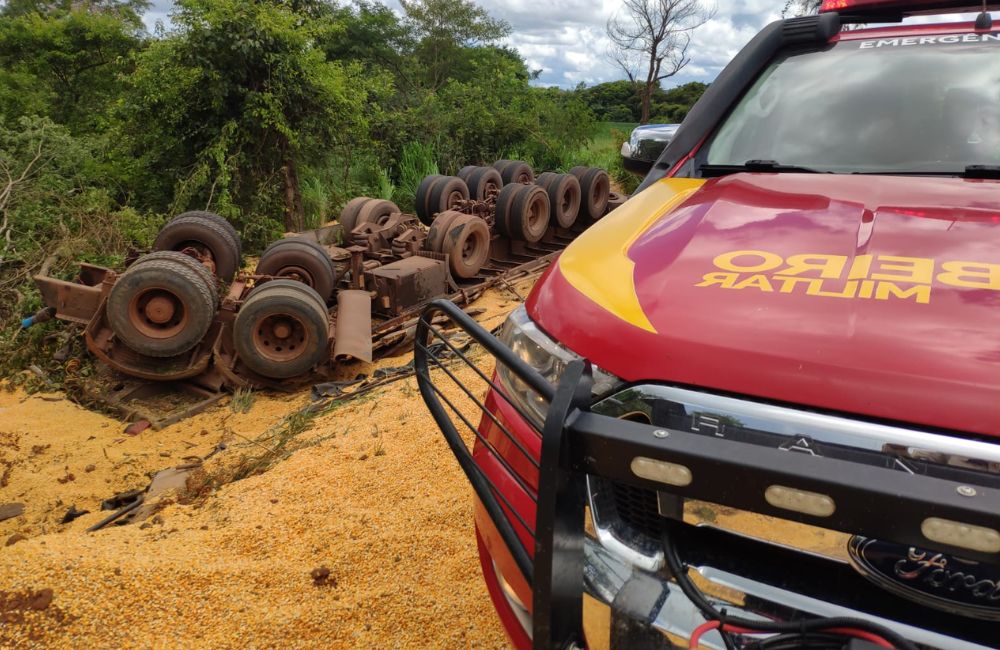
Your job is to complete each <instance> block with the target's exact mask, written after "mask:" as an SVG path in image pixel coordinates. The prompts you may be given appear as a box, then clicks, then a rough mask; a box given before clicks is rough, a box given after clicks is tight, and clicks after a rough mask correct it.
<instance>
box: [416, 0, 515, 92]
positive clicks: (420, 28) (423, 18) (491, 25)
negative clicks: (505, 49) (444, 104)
mask: <svg viewBox="0 0 1000 650" xmlns="http://www.w3.org/2000/svg"><path fill="white" fill-rule="evenodd" d="M400 4H402V5H403V11H404V12H405V14H406V24H407V26H408V27H409V28H410V30H411V33H412V35H413V37H414V38H415V39H416V41H417V44H416V48H415V51H414V55H415V57H416V62H417V63H419V67H420V69H421V70H423V71H424V77H425V82H426V86H427V87H428V88H429V89H430V90H432V91H437V90H438V89H440V88H441V86H442V85H444V82H445V81H446V80H447V79H448V78H449V77H451V76H452V75H453V72H454V70H455V67H456V65H457V64H458V63H460V62H461V61H462V60H463V59H465V57H464V56H463V50H468V49H471V48H474V47H477V46H483V45H492V44H495V43H497V42H498V41H500V40H501V39H503V38H504V37H506V36H507V35H508V34H510V25H509V24H508V23H506V22H505V21H503V20H498V19H495V18H493V17H491V16H490V15H489V14H488V13H487V12H486V10H485V9H482V8H480V7H477V6H476V5H475V4H473V3H472V2H470V0H400Z"/></svg>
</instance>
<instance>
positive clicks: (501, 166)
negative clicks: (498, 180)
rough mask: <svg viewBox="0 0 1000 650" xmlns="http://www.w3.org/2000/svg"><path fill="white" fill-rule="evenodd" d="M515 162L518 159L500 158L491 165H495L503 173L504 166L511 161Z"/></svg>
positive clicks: (494, 167)
mask: <svg viewBox="0 0 1000 650" xmlns="http://www.w3.org/2000/svg"><path fill="white" fill-rule="evenodd" d="M514 162H517V161H516V160H498V161H496V162H495V163H493V164H492V165H490V166H491V167H493V169H495V170H497V171H498V172H500V173H501V174H502V173H503V170H504V167H506V166H507V165H509V164H511V163H514Z"/></svg>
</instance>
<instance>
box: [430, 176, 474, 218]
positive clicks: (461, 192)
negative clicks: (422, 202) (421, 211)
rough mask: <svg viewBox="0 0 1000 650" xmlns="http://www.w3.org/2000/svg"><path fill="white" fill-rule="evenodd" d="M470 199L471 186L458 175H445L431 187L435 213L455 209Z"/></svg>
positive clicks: (431, 204)
mask: <svg viewBox="0 0 1000 650" xmlns="http://www.w3.org/2000/svg"><path fill="white" fill-rule="evenodd" d="M468 200H469V186H468V185H466V184H465V181H463V180H462V179H461V178H459V177H457V176H445V177H444V178H442V179H441V180H440V181H438V182H437V183H435V184H434V187H433V189H431V200H430V208H431V212H432V213H433V214H438V213H441V212H445V211H447V210H454V209H455V208H457V207H458V204H459V203H460V202H462V201H468Z"/></svg>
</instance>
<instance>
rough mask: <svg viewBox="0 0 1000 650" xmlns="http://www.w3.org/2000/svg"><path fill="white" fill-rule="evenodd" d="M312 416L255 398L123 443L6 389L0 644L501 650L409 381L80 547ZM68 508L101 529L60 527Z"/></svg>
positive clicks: (459, 513) (90, 418)
mask: <svg viewBox="0 0 1000 650" xmlns="http://www.w3.org/2000/svg"><path fill="white" fill-rule="evenodd" d="M529 288H530V282H528V283H525V282H522V283H520V284H519V285H518V286H516V290H517V291H518V293H520V294H521V295H525V294H526V292H527V290H528V289H529ZM517 304H518V301H517V299H516V298H515V297H514V296H513V294H512V293H511V292H507V291H506V290H503V291H500V292H495V293H492V294H489V295H487V296H484V298H483V299H481V300H480V301H479V302H477V304H476V305H475V306H476V307H479V308H484V309H486V313H485V314H484V315H483V316H481V317H480V320H483V321H485V324H486V325H487V326H493V325H496V324H499V322H501V321H502V320H503V318H504V316H505V314H506V313H507V312H508V311H509V310H510V309H513V308H514V307H515V306H516V305H517ZM478 359H479V361H480V362H482V363H483V364H487V363H488V362H487V360H486V359H485V358H483V356H482V355H481V354H480V355H479V357H478ZM408 360H409V359H408V358H396V359H388V360H385V361H383V362H382V363H381V365H400V364H402V363H405V362H407V361H408ZM367 370H369V371H370V370H371V369H370V368H368V369H367ZM457 372H458V374H459V376H460V377H462V378H463V379H471V378H472V377H473V373H472V371H471V370H459V371H457ZM457 395H458V390H457V389H455V390H454V395H453V397H457ZM308 401H309V396H308V394H307V393H302V394H299V395H295V396H292V397H289V396H281V395H273V394H263V393H262V394H257V395H255V399H254V401H253V405H252V408H251V409H250V410H249V412H248V413H236V412H234V411H233V409H231V408H230V407H229V406H228V405H225V404H223V405H220V406H218V407H216V408H214V409H212V410H210V411H208V412H207V413H204V414H202V415H200V416H197V417H194V418H192V419H190V420H187V421H184V422H182V423H179V424H177V425H174V426H171V427H168V428H166V429H164V430H162V431H153V430H151V429H147V430H146V431H143V432H141V433H139V434H138V435H135V436H130V435H127V434H125V433H123V431H124V429H125V425H124V424H123V423H122V422H120V421H118V420H115V419H112V418H109V417H105V416H103V415H100V414H97V413H94V412H92V411H88V410H86V409H84V408H82V407H80V406H77V405H76V404H74V403H72V402H70V401H68V400H66V399H65V398H64V397H63V396H62V395H60V394H58V393H55V394H49V395H37V394H36V395H33V396H30V397H29V396H26V395H25V394H23V393H22V392H19V391H11V390H9V389H6V390H3V389H0V476H2V480H0V506H2V505H3V504H5V503H22V504H24V506H25V510H24V513H23V514H22V515H20V516H16V517H14V518H12V519H7V520H6V521H2V522H0V647H4V648H7V647H17V648H22V647H23V648H32V647H46V648H50V647H51V648H110V647H116V648H117V647H128V648H133V647H135V648H166V647H169V648H188V647H190V648H194V647H214V648H236V647H240V648H243V647H249V648H265V647H279V646H280V647H338V648H361V647H400V648H411V647H412V648H417V647H419V648H425V647H448V648H454V647H504V646H505V645H506V642H505V638H504V635H503V632H502V630H501V629H500V626H499V623H498V621H497V620H496V618H495V615H494V613H493V609H492V606H491V604H490V601H489V598H488V595H487V592H486V588H485V585H484V584H483V582H482V579H481V576H480V568H479V562H478V557H477V554H476V549H475V540H474V536H473V526H472V508H471V506H472V501H471V494H472V493H471V490H470V489H469V488H468V487H467V484H466V481H465V479H464V476H463V475H462V474H461V471H460V470H459V468H458V465H457V464H456V463H455V461H454V459H453V457H452V455H451V453H450V451H449V450H448V448H447V446H446V444H445V442H444V440H443V438H442V437H441V435H440V433H439V432H438V430H437V428H436V427H435V425H434V423H433V421H432V420H431V418H430V416H429V415H428V414H427V412H426V409H425V408H424V406H423V403H422V401H421V399H420V396H419V393H418V391H417V389H416V382H415V380H414V379H413V378H412V377H409V378H406V379H403V380H400V381H397V382H395V383H392V384H390V385H388V386H385V387H382V388H380V389H378V390H376V391H374V392H372V393H369V394H367V395H363V396H361V397H359V398H357V399H355V400H353V401H349V402H346V403H343V404H341V405H338V406H335V407H334V408H333V409H332V410H330V411H328V412H325V413H323V414H321V415H319V416H318V417H316V418H315V419H314V420H312V422H311V424H312V426H311V428H309V429H308V430H307V431H306V432H304V433H301V434H299V435H297V436H296V437H295V438H294V440H292V441H291V442H290V443H289V445H290V446H289V448H291V449H295V448H298V450H297V451H293V452H292V453H291V454H290V455H288V456H287V457H286V458H284V459H283V460H281V462H278V463H277V464H275V465H274V466H273V467H271V468H270V469H268V470H267V471H265V472H263V473H262V474H259V475H255V476H251V477H249V478H244V479H242V480H238V481H235V482H228V483H225V484H223V485H221V487H218V488H217V489H214V488H212V484H211V483H208V482H206V483H205V485H207V486H209V487H208V488H205V489H203V490H202V491H201V492H202V494H201V496H200V497H199V498H195V499H194V500H193V502H186V499H181V501H182V502H181V503H178V502H175V499H173V498H171V499H168V501H167V505H166V506H165V507H164V508H163V509H162V510H160V511H159V512H158V513H157V514H156V515H155V516H153V517H152V518H149V519H147V520H146V521H144V522H142V523H141V524H133V525H128V526H121V527H115V526H112V527H109V528H106V529H103V530H99V531H96V532H93V533H87V532H85V531H86V529H87V528H88V527H90V526H92V525H93V524H95V523H96V522H98V521H99V520H101V519H102V518H104V517H105V516H106V515H107V514H108V512H101V511H100V502H101V501H102V500H104V499H107V498H109V497H111V496H112V495H114V494H116V493H119V492H122V491H126V490H131V489H136V488H143V487H145V486H146V485H147V484H148V482H149V476H150V474H151V473H153V472H155V471H157V470H160V469H163V468H166V467H171V466H174V465H177V464H183V463H185V462H190V460H191V457H203V456H205V455H207V454H208V453H209V452H210V451H212V449H213V448H215V447H216V445H218V443H220V442H225V443H226V444H227V445H228V448H227V449H226V450H225V451H222V452H219V453H218V454H216V455H215V456H214V457H212V458H211V459H210V460H209V461H207V462H206V463H205V471H206V474H207V475H209V476H226V475H231V471H232V468H233V467H234V466H238V465H239V464H240V461H241V459H244V458H246V457H253V456H255V455H256V456H268V454H269V449H271V448H270V447H269V445H274V444H276V443H275V440H276V436H277V435H278V434H273V435H272V434H269V433H268V432H274V431H275V430H276V427H280V425H281V422H282V419H283V418H284V417H285V416H287V415H288V414H290V413H293V412H295V411H297V410H298V409H300V408H301V407H303V406H304V405H306V404H307V403H308ZM70 506H75V507H76V508H77V509H80V510H89V511H90V514H86V515H83V516H82V517H80V518H78V519H76V520H75V521H73V522H71V523H68V524H61V523H60V521H61V520H62V518H63V516H64V515H65V514H66V511H67V510H68V509H69V508H70ZM20 537H23V538H24V539H23V540H20V541H16V543H11V544H10V545H8V546H4V543H5V542H13V541H15V540H18V539H19V538H20ZM327 572H328V573H327Z"/></svg>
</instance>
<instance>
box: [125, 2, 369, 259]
mask: <svg viewBox="0 0 1000 650" xmlns="http://www.w3.org/2000/svg"><path fill="white" fill-rule="evenodd" d="M320 4H321V3H315V2H276V1H273V0H272V1H262V2H245V1H244V0H179V1H178V3H177V11H176V12H175V13H174V15H173V22H174V25H175V26H176V31H175V32H174V33H172V34H171V35H170V36H168V37H167V38H164V39H161V40H158V41H156V42H154V43H153V44H152V45H151V46H150V47H149V49H148V50H146V51H145V52H143V53H142V54H141V55H140V56H139V57H138V62H137V68H136V71H135V73H134V74H133V75H132V76H131V77H130V79H129V83H130V87H129V89H128V92H127V93H126V96H125V98H124V101H122V102H121V115H120V116H119V117H120V120H121V123H122V125H123V127H122V128H123V129H124V130H125V135H126V138H127V140H128V141H129V143H130V145H131V149H132V152H133V154H134V155H136V156H137V157H139V159H140V164H139V165H138V167H139V170H140V171H139V173H140V174H142V175H143V178H142V182H136V183H135V184H136V185H140V186H142V185H145V186H146V187H148V188H157V187H159V188H160V191H161V192H169V193H172V195H173V198H172V201H170V207H171V208H172V209H175V210H176V209H181V208H186V207H191V206H194V205H197V206H198V207H202V208H212V209H216V210H218V211H221V212H223V213H225V214H227V216H230V217H232V218H234V219H236V220H237V221H239V222H240V223H241V224H243V225H245V226H247V228H248V231H247V232H246V233H245V234H248V235H249V239H250V243H251V244H253V243H257V242H259V241H262V240H265V239H267V238H269V237H273V236H274V235H275V230H276V229H277V227H276V226H277V224H275V223H274V222H273V221H271V219H270V217H271V216H272V215H273V214H274V213H276V212H279V211H280V212H282V213H283V215H284V216H283V219H282V223H281V226H280V228H284V229H286V230H292V231H297V230H302V229H303V226H304V223H303V221H304V210H303V205H302V192H301V182H300V173H299V170H300V167H301V166H302V164H303V163H306V162H308V161H309V160H310V159H313V158H315V157H317V156H319V155H321V154H323V153H324V152H327V151H330V150H333V149H336V148H337V147H338V146H339V145H340V144H341V143H342V142H343V140H344V138H347V137H349V136H350V134H353V133H356V132H357V131H358V130H359V129H363V128H364V121H365V111H364V109H363V107H364V103H365V100H366V98H367V95H368V89H369V82H368V80H367V79H366V77H365V76H363V75H362V74H361V70H360V67H358V66H351V65H342V64H341V63H339V62H333V61H329V60H328V59H327V58H326V54H325V53H324V51H323V49H322V47H321V45H320V43H322V42H325V41H327V40H329V39H331V38H336V36H337V34H338V33H342V29H341V26H340V25H339V24H338V23H337V22H336V20H335V19H334V18H333V12H328V15H327V16H326V17H323V16H317V13H322V12H321V11H320V10H321V9H322V7H321V6H320ZM300 11H301V12H302V13H300ZM164 183H169V184H170V185H172V187H164V185H163V184H164ZM150 198H152V199H153V200H151V201H150V202H151V203H153V204H156V203H158V201H156V200H155V198H154V197H150Z"/></svg>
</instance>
